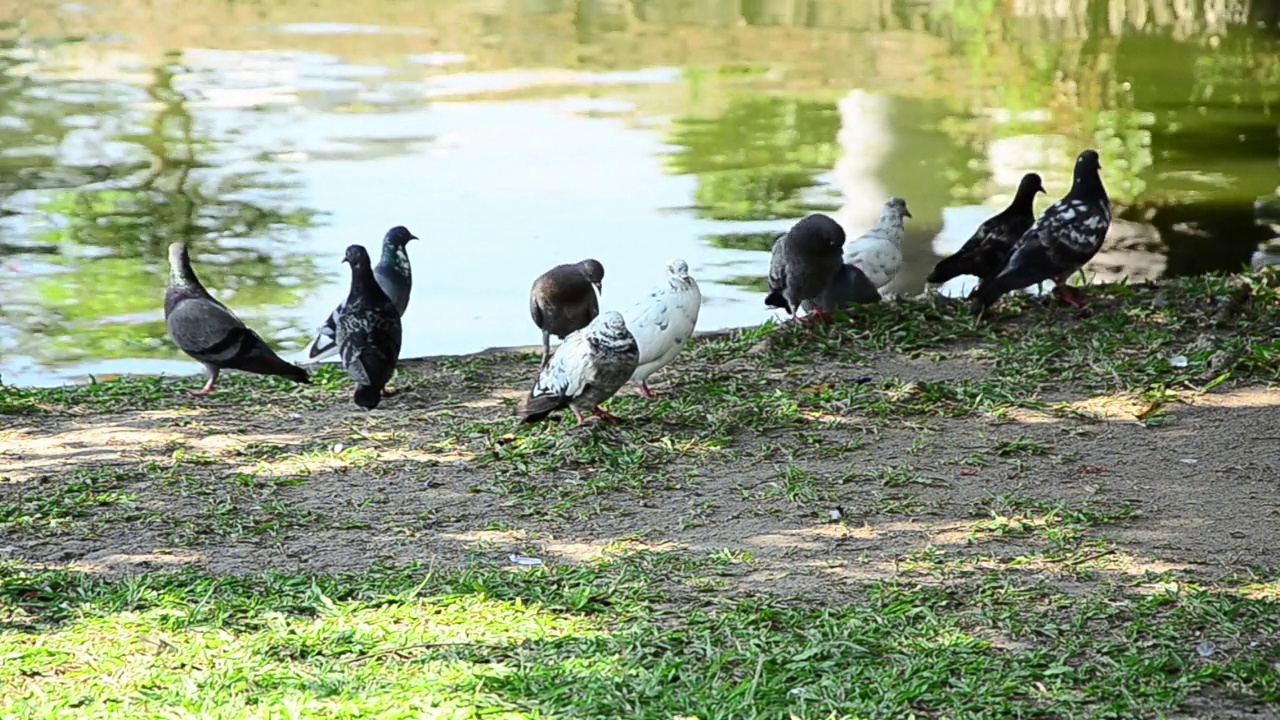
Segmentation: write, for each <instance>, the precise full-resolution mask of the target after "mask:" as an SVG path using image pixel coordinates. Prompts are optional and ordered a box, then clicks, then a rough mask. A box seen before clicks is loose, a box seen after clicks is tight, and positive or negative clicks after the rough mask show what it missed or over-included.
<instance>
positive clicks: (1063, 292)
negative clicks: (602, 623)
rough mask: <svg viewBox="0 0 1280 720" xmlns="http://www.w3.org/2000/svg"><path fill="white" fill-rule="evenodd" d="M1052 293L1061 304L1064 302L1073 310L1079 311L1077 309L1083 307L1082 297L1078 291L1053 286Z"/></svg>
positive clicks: (1067, 286) (1065, 286)
mask: <svg viewBox="0 0 1280 720" xmlns="http://www.w3.org/2000/svg"><path fill="white" fill-rule="evenodd" d="M1053 293H1054V294H1055V295H1057V296H1058V297H1060V298H1062V301H1063V302H1065V303H1066V304H1068V305H1070V306H1071V307H1073V308H1077V309H1079V308H1083V307H1084V305H1085V303H1084V297H1083V296H1081V294H1080V291H1078V290H1076V289H1075V288H1073V287H1071V286H1070V285H1054V286H1053Z"/></svg>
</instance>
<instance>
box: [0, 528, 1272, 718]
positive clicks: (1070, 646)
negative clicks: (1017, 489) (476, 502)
mask: <svg viewBox="0 0 1280 720" xmlns="http://www.w3.org/2000/svg"><path fill="white" fill-rule="evenodd" d="M743 562H749V558H747V557H745V556H742V555H739V554H735V553H731V552H719V551H718V552H713V553H708V554H707V555H705V556H702V557H700V558H688V557H684V558H682V557H677V556H674V555H666V554H655V553H632V554H622V555H606V556H604V557H603V558H602V559H601V560H600V561H598V562H595V563H591V564H587V565H583V566H577V567H553V568H540V569H534V570H530V571H509V570H504V569H501V568H496V567H486V566H478V567H475V568H473V569H470V570H467V571H462V572H440V571H431V570H427V569H425V568H422V567H419V566H407V567H378V568H374V569H373V570H371V571H370V572H367V573H362V574H359V575H342V576H308V575H290V574H280V573H273V574H267V575H261V576H253V577H223V578H209V577H204V576H201V575H198V574H195V573H180V574H153V575H145V576H139V577H133V578H129V579H124V580H102V579H96V578H93V577H90V576H86V575H82V574H76V573H67V572H49V571H38V570H22V569H20V568H16V567H8V568H5V569H3V570H0V609H2V610H3V615H0V618H3V619H2V620H0V657H2V658H4V662H3V663H0V688H2V689H3V691H2V694H0V715H3V716H6V717H10V716H12V717H22V718H27V719H30V720H40V719H41V718H54V717H68V716H74V717H77V718H169V717H191V716H198V717H207V718H241V717H264V718H265V717H293V718H322V717H323V718H355V717H384V718H400V717H403V718H409V717H424V716H430V717H459V718H471V717H482V716H483V717H504V718H541V717H586V718H618V717H627V718H636V719H638V720H643V719H645V718H654V719H655V720H657V719H662V720H668V719H669V718H673V717H697V718H707V719H711V718H779V719H785V718H790V717H805V718H809V717H814V718H870V717H907V716H916V717H964V718H1006V717H1026V718H1060V717H1085V716H1088V717H1153V716H1155V715H1156V714H1158V713H1161V712H1165V711H1168V710H1171V709H1173V708H1176V707H1177V706H1178V705H1179V703H1181V702H1183V701H1184V700H1185V699H1187V698H1189V697H1192V696H1196V695H1202V694H1206V693H1209V694H1214V695H1225V696H1229V697H1235V698H1243V699H1249V700H1251V701H1254V702H1259V703H1272V702H1277V701H1280V677H1278V676H1277V674H1276V673H1275V671H1274V669H1273V668H1272V664H1273V663H1275V662H1277V661H1278V660H1280V650H1278V649H1277V648H1276V646H1275V645H1274V644H1273V643H1272V642H1266V640H1267V639H1268V638H1271V639H1274V637H1275V633H1276V631H1277V617H1280V607H1277V602H1276V600H1275V599H1274V593H1275V590H1276V586H1275V584H1274V583H1272V584H1270V585H1262V586H1259V585H1258V584H1257V583H1254V585H1253V586H1252V587H1250V586H1246V585H1245V584H1243V583H1241V584H1239V585H1234V586H1233V585H1228V586H1224V587H1219V588H1202V587H1195V586H1188V585H1179V586H1173V587H1164V586H1156V585H1154V584H1146V586H1145V587H1146V591H1145V592H1142V593H1139V592H1135V590H1136V589H1137V588H1130V587H1126V586H1125V585H1124V584H1117V585H1113V586H1110V587H1108V588H1106V589H1104V590H1101V591H1099V592H1097V593H1094V594H1090V595H1087V596H1085V597H1075V596H1071V595H1068V594H1066V593H1064V592H1062V591H1059V590H1057V589H1055V588H1054V587H1052V586H1050V585H1047V584H1044V583H1035V582H1028V581H1026V580H1025V579H1023V578H1020V577H1018V576H1017V574H1016V573H1005V574H999V575H994V576H990V577H988V578H985V579H984V580H983V581H982V582H979V583H972V584H970V585H968V586H966V587H963V588H958V587H957V588H952V589H945V588H939V587H929V586H922V585H912V584H909V583H890V584H879V585H874V586H871V587H869V588H868V589H867V590H866V592H865V594H864V595H863V596H862V597H859V598H857V599H843V600H839V601H831V600H827V601H823V602H813V603H806V602H800V601H798V600H797V599H796V598H792V599H790V600H788V601H786V602H779V601H778V600H777V599H774V598H771V597H769V596H766V595H751V594H738V595H733V596H728V595H723V594H721V593H718V592H714V591H709V590H708V588H714V587H716V586H717V584H716V582H715V578H716V576H717V575H718V574H719V573H721V572H725V571H731V570H732V568H733V567H734V566H735V565H737V564H741V563H743ZM1153 588H1154V589H1153ZM1259 588H1261V589H1262V590H1265V591H1268V592H1271V593H1272V596H1271V598H1270V599H1267V598H1261V597H1258V596H1257V592H1258V590H1259ZM1250 590H1252V591H1253V592H1252V593H1251V592H1250ZM1206 640H1208V641H1210V642H1211V643H1213V647H1215V648H1220V649H1219V650H1217V651H1216V652H1215V653H1213V654H1210V656H1209V657H1202V656H1201V654H1200V653H1199V652H1198V651H1197V647H1202V648H1203V647H1207V646H1202V645H1201V644H1202V643H1203V642H1204V641H1206Z"/></svg>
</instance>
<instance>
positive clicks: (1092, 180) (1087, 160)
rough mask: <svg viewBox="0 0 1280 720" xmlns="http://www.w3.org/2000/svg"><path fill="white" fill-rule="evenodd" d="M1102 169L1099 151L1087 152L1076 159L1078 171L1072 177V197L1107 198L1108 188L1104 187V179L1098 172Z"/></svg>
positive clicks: (1070, 194)
mask: <svg viewBox="0 0 1280 720" xmlns="http://www.w3.org/2000/svg"><path fill="white" fill-rule="evenodd" d="M1101 169H1102V163H1101V162H1100V161H1099V158H1098V151H1096V150H1085V151H1084V152H1082V153H1080V154H1079V155H1078V156H1077V157H1076V169H1075V172H1073V173H1072V177H1071V192H1070V193H1069V194H1068V195H1069V196H1070V197H1075V198H1080V199H1090V198H1096V197H1103V198H1105V197H1106V195H1107V191H1106V188H1104V187H1103V186H1102V177H1101V176H1100V175H1099V174H1098V171H1099V170H1101Z"/></svg>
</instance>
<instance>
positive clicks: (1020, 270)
mask: <svg viewBox="0 0 1280 720" xmlns="http://www.w3.org/2000/svg"><path fill="white" fill-rule="evenodd" d="M1044 279H1045V278H1044V277H1043V276H1042V275H1041V274H1040V273H1038V272H1036V270H1035V269H1034V268H1030V267H1027V266H1026V265H1022V266H1017V267H1010V268H1007V269H1006V270H1005V271H1004V272H1002V273H1000V274H999V275H997V276H995V277H993V278H991V279H990V280H983V281H982V282H981V283H979V284H978V287H977V289H975V290H974V291H973V295H971V296H970V299H971V300H972V301H973V304H972V306H971V307H970V311H971V312H972V313H973V314H974V315H980V314H981V313H982V311H983V310H985V309H987V308H989V307H991V306H992V305H994V304H995V302H996V301H997V300H999V299H1000V298H1002V297H1004V295H1005V293H1008V292H1011V291H1013V290H1019V289H1022V288H1024V287H1029V286H1031V285H1034V284H1036V283H1038V282H1041V281H1042V280H1044Z"/></svg>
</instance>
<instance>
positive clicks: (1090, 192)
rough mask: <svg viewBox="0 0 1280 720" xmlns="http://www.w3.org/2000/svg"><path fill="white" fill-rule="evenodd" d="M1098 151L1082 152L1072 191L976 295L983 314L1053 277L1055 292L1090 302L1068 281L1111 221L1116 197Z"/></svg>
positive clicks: (975, 306) (1078, 303)
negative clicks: (1009, 295)
mask: <svg viewBox="0 0 1280 720" xmlns="http://www.w3.org/2000/svg"><path fill="white" fill-rule="evenodd" d="M1101 167H1102V166H1101V164H1100V163H1099V162H1098V153H1097V152H1096V151H1094V150H1085V151H1084V152H1082V153H1080V156H1079V157H1077V158H1076V167H1075V172H1074V177H1073V178H1072V181H1071V191H1070V192H1068V193H1067V195H1066V197H1064V198H1062V199H1061V200H1059V201H1058V202H1056V203H1054V204H1052V205H1050V206H1049V207H1048V209H1046V210H1045V211H1044V213H1043V214H1041V215H1040V219H1039V220H1036V222H1035V224H1034V225H1032V226H1031V229H1030V230H1028V231H1027V232H1026V233H1025V234H1023V236H1022V238H1021V239H1019V240H1018V243H1017V245H1015V246H1014V248H1013V252H1012V253H1010V255H1009V262H1008V263H1007V264H1006V265H1005V267H1004V268H1003V269H1001V270H1000V272H999V273H998V274H997V275H995V276H994V277H992V278H990V279H989V280H984V281H982V283H980V284H979V285H978V287H977V289H976V290H974V291H973V295H972V296H971V299H972V305H971V310H972V311H973V314H974V315H981V314H982V312H983V311H984V310H986V309H987V308H989V307H991V306H992V305H993V304H994V303H995V302H996V301H997V300H999V299H1000V298H1001V297H1002V296H1004V294H1005V293H1008V292H1012V291H1014V290H1021V289H1022V288H1025V287H1030V286H1032V285H1035V284H1036V283H1040V282H1044V281H1045V280H1053V281H1054V287H1053V292H1054V294H1055V295H1057V296H1058V297H1060V298H1062V299H1063V301H1064V302H1066V303H1067V304H1068V305H1071V306H1073V307H1084V303H1083V301H1082V300H1081V298H1080V294H1079V292H1078V291H1076V290H1075V289H1073V288H1071V287H1068V286H1067V284H1066V283H1067V278H1069V277H1071V275H1072V274H1073V273H1075V272H1076V271H1077V270H1079V269H1080V268H1082V267H1084V265H1085V263H1087V262H1089V261H1090V260H1092V259H1093V256H1094V255H1097V254H1098V250H1099V249H1100V248H1101V247H1102V241H1103V239H1105V238H1106V236H1107V228H1108V227H1110V226H1111V201H1110V200H1109V199H1108V198H1107V191H1106V188H1104V187H1103V186H1102V178H1101V177H1100V176H1099V175H1098V171H1099V170H1100V169H1101Z"/></svg>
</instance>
